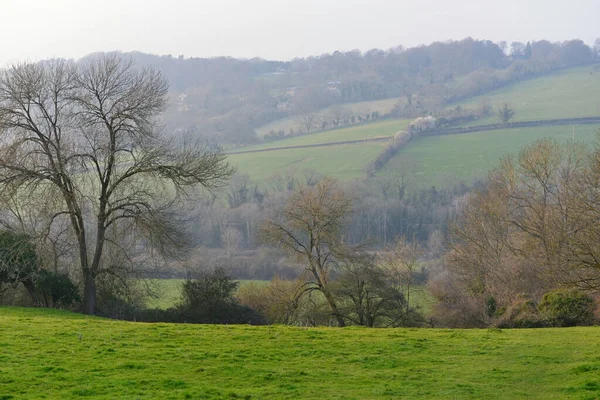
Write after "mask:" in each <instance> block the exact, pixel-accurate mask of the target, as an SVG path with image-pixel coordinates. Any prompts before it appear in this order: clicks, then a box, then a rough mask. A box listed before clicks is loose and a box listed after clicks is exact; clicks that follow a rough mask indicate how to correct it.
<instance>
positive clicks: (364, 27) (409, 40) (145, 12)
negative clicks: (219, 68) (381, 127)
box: [0, 0, 600, 65]
mask: <svg viewBox="0 0 600 400" xmlns="http://www.w3.org/2000/svg"><path fill="white" fill-rule="evenodd" d="M599 17H600V0H570V1H563V0H368V1H367V0H302V1H299V0H298V1H296V0H294V1H289V0H288V1H286V0H204V1H203V0H195V1H191V0H29V1H27V0H0V64H2V65H4V64H6V63H7V62H10V61H22V60H29V61H34V60H38V59H43V58H49V57H65V58H78V57H81V56H83V55H85V54H88V53H91V52H95V51H110V50H122V51H130V50H139V51H143V52H149V53H155V54H172V55H174V56H177V55H180V54H183V55H185V56H186V57H192V56H195V57H211V56H222V55H226V56H234V57H254V56H259V57H263V58H267V59H279V60H287V59H291V58H293V57H296V56H308V55H319V54H323V53H330V52H333V51H335V50H352V49H356V48H358V49H360V50H368V49H371V48H374V47H377V48H382V49H386V48H389V47H392V46H397V45H399V44H402V45H404V46H415V45H419V44H426V43H430V42H433V41H439V40H441V41H443V40H447V39H463V38H465V37H467V36H471V37H473V38H476V39H490V40H493V41H499V40H506V41H508V42H510V41H514V40H519V41H527V40H539V39H548V40H551V41H554V40H565V39H571V38H579V39H582V40H584V41H585V42H586V43H588V44H591V43H593V41H594V39H595V38H596V37H600V28H599V27H600V25H599V24H598V18H599Z"/></svg>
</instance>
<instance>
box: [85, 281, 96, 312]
mask: <svg viewBox="0 0 600 400" xmlns="http://www.w3.org/2000/svg"><path fill="white" fill-rule="evenodd" d="M84 280H85V282H84V286H83V313H84V314H87V315H94V314H95V313H96V280H95V279H94V277H93V276H92V274H90V273H89V272H88V273H87V274H86V276H85V277H84Z"/></svg>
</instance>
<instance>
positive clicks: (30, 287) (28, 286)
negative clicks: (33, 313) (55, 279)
mask: <svg viewBox="0 0 600 400" xmlns="http://www.w3.org/2000/svg"><path fill="white" fill-rule="evenodd" d="M22 283H23V286H25V290H27V293H29V297H31V301H32V302H33V305H34V306H35V307H37V306H39V305H40V302H39V300H38V297H37V293H36V292H35V285H34V284H33V281H32V280H31V279H26V280H24V281H23V282H22Z"/></svg>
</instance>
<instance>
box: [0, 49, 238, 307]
mask: <svg viewBox="0 0 600 400" xmlns="http://www.w3.org/2000/svg"><path fill="white" fill-rule="evenodd" d="M166 105H167V83H166V80H165V79H164V78H163V77H162V76H161V75H160V74H159V73H158V72H156V71H154V70H152V69H138V68H136V67H135V66H134V65H133V64H132V63H131V62H126V61H123V60H122V59H120V58H118V57H117V56H106V55H103V56H98V57H92V58H89V59H86V60H84V61H82V62H79V63H77V64H75V63H71V62H67V61H62V60H57V61H51V62H46V63H27V64H19V65H15V66H12V67H10V68H8V69H6V70H4V71H2V72H1V74H0V132H1V141H0V191H4V190H12V191H13V192H15V191H16V192H17V193H22V196H24V197H26V196H46V197H47V198H48V199H49V200H52V202H53V203H54V202H56V204H57V206H56V209H55V210H53V214H52V216H51V218H50V224H52V223H54V221H60V220H63V221H64V220H65V219H66V221H67V222H68V224H69V225H70V228H71V230H72V233H73V235H74V237H75V238H76V243H77V252H78V259H79V264H80V270H81V274H82V279H83V286H84V312H85V313H87V314H94V313H95V311H96V278H97V277H98V276H100V275H101V274H103V273H107V272H110V264H111V263H106V264H105V263H104V262H103V261H104V258H105V256H106V253H107V251H106V248H107V246H109V245H111V246H114V247H115V248H119V247H120V246H119V245H120V240H119V238H118V237H116V235H117V234H128V235H133V234H136V235H137V234H142V235H144V236H145V238H146V239H147V240H146V241H145V242H144V246H148V247H155V248H158V249H159V250H161V249H162V250H164V249H165V248H166V247H167V246H166V244H169V243H170V244H176V243H177V241H178V238H177V227H176V226H175V225H174V223H173V222H174V219H173V218H172V215H173V214H172V213H173V211H174V210H175V209H176V207H177V206H178V205H180V204H181V202H182V201H183V200H184V199H185V198H186V195H190V194H191V193H193V191H194V190H196V189H198V188H207V189H214V188H217V187H220V186H221V185H222V184H224V182H225V181H226V180H227V179H228V178H229V176H230V175H231V174H232V168H231V167H230V166H229V164H227V163H226V162H225V155H224V154H223V153H221V152H212V151H208V150H207V149H206V148H205V147H203V146H202V145H200V144H199V143H196V142H188V143H181V142H178V141H175V140H173V139H168V138H166V137H165V136H164V135H162V134H161V132H160V124H159V123H158V122H159V121H158V119H157V117H158V116H159V114H160V113H161V112H162V111H163V110H164V109H165V107H166ZM124 251H126V250H124Z"/></svg>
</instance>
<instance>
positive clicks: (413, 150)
mask: <svg viewBox="0 0 600 400" xmlns="http://www.w3.org/2000/svg"><path fill="white" fill-rule="evenodd" d="M599 129H600V125H578V126H576V127H575V140H577V141H581V142H586V143H589V142H591V141H593V140H594V139H595V138H596V135H597V132H598V130H599ZM545 137H550V138H554V139H556V140H558V141H567V140H571V139H572V137H573V128H572V127H571V126H542V127H535V128H520V129H506V130H498V131H486V132H472V133H463V134H460V135H443V136H424V137H417V138H414V139H413V140H411V142H410V143H409V144H408V145H407V146H406V147H405V148H403V149H401V150H400V151H399V152H398V154H397V155H396V156H395V157H394V158H392V159H391V160H390V161H389V162H388V164H387V165H386V166H385V167H384V169H383V170H382V171H380V175H386V174H394V173H398V172H400V171H402V170H405V171H409V172H411V173H412V174H413V175H412V177H413V183H414V184H415V185H417V186H420V187H428V186H437V187H443V186H448V185H451V184H456V183H459V182H461V181H463V182H466V183H467V184H469V183H471V182H472V181H473V180H474V179H476V178H482V177H484V176H485V175H486V174H487V172H488V171H489V170H490V169H492V168H494V167H495V166H496V165H498V163H499V161H500V158H501V157H503V156H506V155H509V154H516V153H518V152H519V150H521V149H522V148H523V146H525V145H528V144H530V143H533V142H534V141H536V140H539V139H541V138H545Z"/></svg>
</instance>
